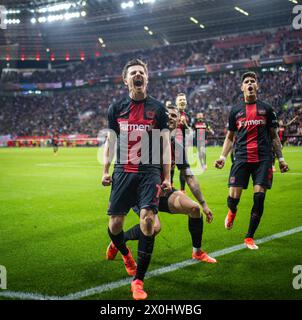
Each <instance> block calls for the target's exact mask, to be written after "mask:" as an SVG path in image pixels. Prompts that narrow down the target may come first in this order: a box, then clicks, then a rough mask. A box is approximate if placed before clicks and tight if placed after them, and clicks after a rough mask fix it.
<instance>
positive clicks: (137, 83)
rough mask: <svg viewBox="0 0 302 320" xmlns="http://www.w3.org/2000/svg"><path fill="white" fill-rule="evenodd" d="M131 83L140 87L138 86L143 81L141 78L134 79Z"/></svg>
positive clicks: (140, 85) (141, 84)
mask: <svg viewBox="0 0 302 320" xmlns="http://www.w3.org/2000/svg"><path fill="white" fill-rule="evenodd" d="M133 84H134V86H135V87H138V88H140V87H142V86H143V84H144V81H143V80H142V79H135V80H134V81H133Z"/></svg>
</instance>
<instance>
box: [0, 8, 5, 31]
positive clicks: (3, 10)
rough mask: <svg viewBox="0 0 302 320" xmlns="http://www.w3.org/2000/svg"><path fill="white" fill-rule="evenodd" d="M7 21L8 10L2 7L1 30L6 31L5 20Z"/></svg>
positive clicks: (0, 10)
mask: <svg viewBox="0 0 302 320" xmlns="http://www.w3.org/2000/svg"><path fill="white" fill-rule="evenodd" d="M5 19H6V8H5V7H4V6H0V29H6V24H5V23H4V20H5Z"/></svg>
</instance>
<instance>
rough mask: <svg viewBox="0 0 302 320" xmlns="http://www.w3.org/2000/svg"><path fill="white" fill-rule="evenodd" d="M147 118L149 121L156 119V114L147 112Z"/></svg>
mask: <svg viewBox="0 0 302 320" xmlns="http://www.w3.org/2000/svg"><path fill="white" fill-rule="evenodd" d="M146 117H147V118H148V119H154V117H155V112H154V111H147V112H146Z"/></svg>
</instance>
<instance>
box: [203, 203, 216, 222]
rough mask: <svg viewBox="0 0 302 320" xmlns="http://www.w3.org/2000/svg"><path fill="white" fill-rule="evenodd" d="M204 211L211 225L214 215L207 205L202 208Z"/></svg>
mask: <svg viewBox="0 0 302 320" xmlns="http://www.w3.org/2000/svg"><path fill="white" fill-rule="evenodd" d="M202 211H203V213H204V214H205V216H206V220H207V223H211V222H212V221H213V213H212V211H211V209H210V208H209V207H208V205H207V204H206V203H205V204H204V205H203V206H202Z"/></svg>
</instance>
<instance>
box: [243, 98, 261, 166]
mask: <svg viewBox="0 0 302 320" xmlns="http://www.w3.org/2000/svg"><path fill="white" fill-rule="evenodd" d="M245 112H246V121H249V120H254V119H257V105H256V103H255V104H246V106H245ZM246 149H247V162H259V155H258V127H257V125H249V126H247V144H246Z"/></svg>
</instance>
